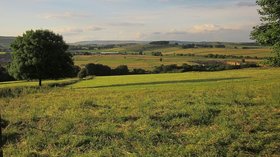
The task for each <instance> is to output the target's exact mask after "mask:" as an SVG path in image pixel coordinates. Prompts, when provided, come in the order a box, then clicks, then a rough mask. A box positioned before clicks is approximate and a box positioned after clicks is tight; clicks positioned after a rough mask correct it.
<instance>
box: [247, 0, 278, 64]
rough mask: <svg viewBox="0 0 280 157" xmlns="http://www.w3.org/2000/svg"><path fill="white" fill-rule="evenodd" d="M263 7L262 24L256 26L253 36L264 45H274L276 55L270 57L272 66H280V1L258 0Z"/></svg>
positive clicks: (269, 60) (260, 12)
mask: <svg viewBox="0 0 280 157" xmlns="http://www.w3.org/2000/svg"><path fill="white" fill-rule="evenodd" d="M257 4H258V5H259V6H260V7H261V9H260V10H259V14H260V15H261V21H262V24H261V25H258V26H255V27H254V28H253V29H254V30H253V31H252V32H251V38H252V39H254V40H256V41H257V42H259V43H260V44H262V45H268V46H272V48H273V53H274V57H272V58H270V59H268V62H269V64H271V65H272V66H280V36H279V34H280V24H279V23H280V1H279V0H257Z"/></svg>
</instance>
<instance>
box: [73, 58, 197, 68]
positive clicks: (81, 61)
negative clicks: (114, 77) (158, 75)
mask: <svg viewBox="0 0 280 157" xmlns="http://www.w3.org/2000/svg"><path fill="white" fill-rule="evenodd" d="M160 58H163V61H162V62H161V61H160ZM196 58H198V57H196ZM193 60H194V57H185V56H183V57H174V56H164V57H159V56H148V55H92V56H84V55H79V56H74V61H75V64H77V65H79V66H83V65H85V64H88V63H100V64H104V65H108V66H110V67H113V68H115V67H117V66H119V65H123V64H125V65H127V66H128V67H129V68H130V69H133V68H143V69H149V70H150V69H152V68H153V67H155V66H159V65H161V64H183V63H188V64H193V63H192V62H191V61H193Z"/></svg>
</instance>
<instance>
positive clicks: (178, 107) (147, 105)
mask: <svg viewBox="0 0 280 157" xmlns="http://www.w3.org/2000/svg"><path fill="white" fill-rule="evenodd" d="M279 78H280V69H279V68H268V69H245V70H232V71H223V72H202V73H199V72H190V73H179V74H157V75H132V76H110V77H96V78H94V79H93V80H87V81H81V82H79V83H77V84H73V85H69V86H67V87H64V88H53V89H46V90H44V89H41V90H38V91H37V92H36V91H34V92H32V93H28V92H26V94H25V93H23V94H21V95H18V96H17V97H13V98H11V97H3V98H1V99H0V107H1V110H2V116H3V118H4V119H5V120H6V121H7V122H8V124H9V125H8V127H7V128H6V129H4V137H5V139H6V140H5V141H6V142H5V146H4V155H5V156H31V155H33V156H34V155H37V156H40V155H41V156H44V155H45V156H273V155H274V156H278V155H279V153H280V152H279V149H278V148H279V144H278V143H279V137H280V133H279V129H278V128H279V125H280V122H279V120H278V119H279V114H280V106H279V104H280V97H279V95H280V79H279Z"/></svg>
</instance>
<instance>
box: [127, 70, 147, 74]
mask: <svg viewBox="0 0 280 157" xmlns="http://www.w3.org/2000/svg"><path fill="white" fill-rule="evenodd" d="M131 73H132V74H146V73H147V71H146V70H144V69H133V70H132V72H131Z"/></svg>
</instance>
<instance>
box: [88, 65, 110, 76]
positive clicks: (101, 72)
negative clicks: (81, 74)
mask: <svg viewBox="0 0 280 157" xmlns="http://www.w3.org/2000/svg"><path fill="white" fill-rule="evenodd" d="M85 68H86V69H87V70H88V75H95V76H108V75H111V71H112V69H111V68H110V67H109V66H107V65H102V64H93V63H89V64H87V65H86V66H85Z"/></svg>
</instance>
